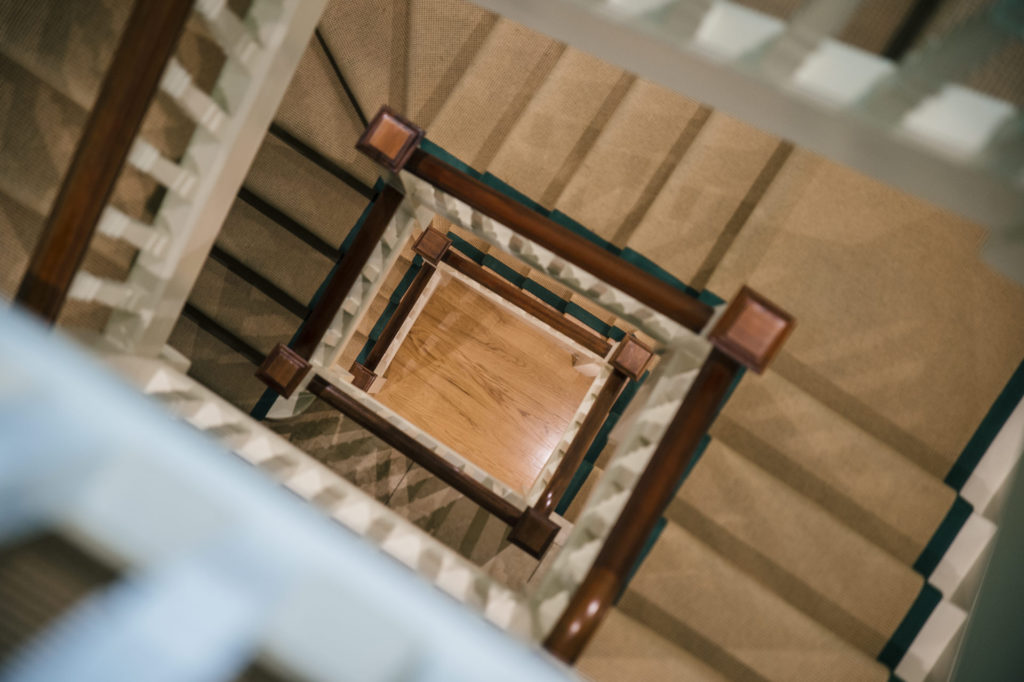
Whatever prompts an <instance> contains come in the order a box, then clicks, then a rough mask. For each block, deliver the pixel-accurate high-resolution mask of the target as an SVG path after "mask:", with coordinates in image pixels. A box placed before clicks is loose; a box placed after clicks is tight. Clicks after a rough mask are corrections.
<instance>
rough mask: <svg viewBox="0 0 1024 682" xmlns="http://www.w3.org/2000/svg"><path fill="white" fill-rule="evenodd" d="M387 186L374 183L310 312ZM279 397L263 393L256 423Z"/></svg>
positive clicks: (254, 410) (381, 180)
mask: <svg viewBox="0 0 1024 682" xmlns="http://www.w3.org/2000/svg"><path fill="white" fill-rule="evenodd" d="M385 185H387V183H386V182H384V178H377V182H376V183H374V185H373V198H372V199H370V201H369V202H368V203H367V204H366V208H364V209H363V212H362V213H360V214H359V218H358V219H357V220H356V224H355V225H353V226H352V229H351V230H349V231H348V234H347V235H345V239H343V240H342V242H341V244H340V246H339V247H338V250H339V252H340V253H341V255H340V256H339V258H338V261H337V262H336V263H335V264H334V265H333V266H331V271H330V272H328V273H327V277H325V278H324V281H323V282H321V283H320V286H319V287H317V290H316V293H314V294H313V298H312V299H310V301H309V309H310V311H312V310H313V307H314V306H316V303H317V301H319V300H320V297H321V296H323V293H324V290H325V289H326V288H327V283H328V282H330V281H331V278H332V277H334V273H335V272H336V271H337V270H338V266H339V265H340V264H341V259H342V258H344V257H345V254H346V253H347V252H348V250H349V249H350V248H351V247H352V240H353V239H355V238H356V235H357V234H359V230H361V229H363V225H364V224H365V223H366V217H367V216H368V215H370V210H371V209H372V208H373V205H374V204H375V203H376V202H377V198H378V197H379V196H380V193H381V192H382V191H383V190H384V187H385ZM308 319H309V315H307V316H306V317H305V318H304V319H303V320H302V322H301V323H299V326H298V327H297V328H296V329H295V333H294V334H292V337H291V338H290V339H288V345H289V346H291V345H292V344H293V343H295V339H297V338H298V337H299V332H301V331H302V328H303V327H304V326H305V325H306V321H307V320H308ZM277 395H278V394H277V391H275V390H273V389H270V388H268V389H267V390H265V391H263V395H261V396H260V399H259V400H257V401H256V405H254V406H253V408H252V410H251V411H250V412H249V416H251V417H252V418H253V419H255V420H256V421H263V419H265V418H266V416H267V413H268V412H270V408H271V407H273V406H274V401H275V400H277Z"/></svg>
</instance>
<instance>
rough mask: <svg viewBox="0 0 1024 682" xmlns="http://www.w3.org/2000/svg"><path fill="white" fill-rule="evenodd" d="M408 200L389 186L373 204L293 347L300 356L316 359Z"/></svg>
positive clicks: (385, 187)
mask: <svg viewBox="0 0 1024 682" xmlns="http://www.w3.org/2000/svg"><path fill="white" fill-rule="evenodd" d="M404 198H405V195H404V194H402V192H401V191H400V190H398V189H396V188H395V187H392V186H391V185H385V186H384V189H383V190H382V191H381V193H380V196H378V197H377V199H376V201H374V202H373V207H372V208H371V209H370V213H369V214H368V215H367V216H366V220H365V221H363V226H362V227H361V228H360V229H359V232H358V234H356V236H355V238H354V239H353V240H352V244H351V245H350V246H349V249H348V251H346V252H345V255H344V256H342V257H341V261H339V263H338V266H337V268H336V269H335V271H334V273H333V274H332V275H331V278H330V280H328V282H327V287H326V288H325V289H324V292H323V294H322V295H321V296H320V299H319V300H318V301H317V302H316V305H315V306H313V311H312V312H311V313H310V314H309V317H308V318H306V322H305V324H303V325H302V328H301V329H300V330H299V333H298V335H297V336H296V337H295V340H294V341H293V342H292V343H291V344H290V345H291V348H292V350H294V351H295V353H296V354H297V355H299V356H300V357H302V358H304V359H306V360H309V359H310V358H312V357H313V351H315V350H316V347H317V346H318V345H319V344H320V340H321V339H322V338H323V336H324V334H325V333H327V330H328V328H330V326H331V322H333V321H334V317H335V316H336V315H337V314H338V310H340V309H341V304H342V303H344V302H345V297H346V296H348V292H349V291H350V290H351V289H352V285H353V284H355V282H356V280H357V279H358V278H359V273H360V272H362V270H363V267H364V266H365V265H366V262H367V261H368V260H369V259H370V255H371V254H372V253H373V249H374V248H375V247H376V246H377V242H379V241H380V238H381V236H383V234H384V231H385V230H387V228H388V224H389V223H390V222H391V219H392V218H393V217H394V216H395V213H396V212H397V211H398V206H399V205H400V204H401V203H402V199H404Z"/></svg>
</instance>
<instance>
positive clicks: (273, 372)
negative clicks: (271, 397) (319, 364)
mask: <svg viewBox="0 0 1024 682" xmlns="http://www.w3.org/2000/svg"><path fill="white" fill-rule="evenodd" d="M309 368H310V364H309V363H308V362H307V361H306V359H305V358H303V357H302V356H301V355H299V354H298V353H296V352H295V351H294V350H292V349H291V348H289V347H288V346H286V345H284V344H283V343H279V344H277V345H276V346H274V350H272V351H270V354H269V355H267V357H266V358H264V360H263V364H261V365H260V366H259V369H257V370H256V378H257V379H259V380H260V381H262V382H263V383H265V384H266V385H267V386H269V387H270V388H272V389H273V390H275V391H277V392H278V393H280V394H281V395H282V396H283V397H285V398H290V397H291V395H292V393H294V392H295V389H296V388H298V387H299V384H300V383H302V379H303V378H304V377H305V376H306V373H307V372H309Z"/></svg>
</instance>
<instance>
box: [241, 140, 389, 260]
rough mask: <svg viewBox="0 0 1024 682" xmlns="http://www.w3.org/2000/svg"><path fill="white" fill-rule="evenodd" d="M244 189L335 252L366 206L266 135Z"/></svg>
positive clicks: (331, 177) (364, 199) (362, 198)
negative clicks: (305, 229) (332, 248)
mask: <svg viewBox="0 0 1024 682" xmlns="http://www.w3.org/2000/svg"><path fill="white" fill-rule="evenodd" d="M245 188H246V189H248V190H250V191H252V192H253V193H255V194H256V195H257V196H259V197H260V198H261V199H263V200H265V201H267V202H268V203H270V204H271V205H272V206H274V207H275V208H277V209H279V210H280V211H282V212H283V213H285V214H286V215H287V216H288V217H290V218H292V219H294V220H296V221H297V222H298V223H299V224H301V225H302V226H303V227H305V228H307V229H308V230H309V231H310V232H312V233H313V234H315V235H316V236H318V237H320V238H321V239H322V240H324V241H325V242H326V243H327V244H329V245H331V246H333V247H334V248H337V247H339V246H341V243H342V242H343V241H344V240H345V237H346V236H348V233H349V231H351V229H352V228H353V227H354V226H355V224H356V222H357V221H358V220H359V216H360V215H362V212H363V210H364V209H365V208H366V205H367V204H368V203H369V199H367V197H365V196H364V195H363V194H361V193H360V192H359V191H358V190H356V189H354V188H353V187H351V186H350V185H348V184H346V183H344V182H342V181H341V180H340V179H338V178H337V177H336V176H334V175H333V174H331V173H329V172H327V171H326V170H324V169H323V168H321V167H320V166H318V165H317V164H315V163H313V162H312V161H310V160H309V159H307V158H306V157H304V156H303V155H302V154H300V153H299V152H297V151H295V150H294V149H292V148H291V147H289V146H288V145H287V144H285V143H284V142H282V141H281V140H279V139H278V138H277V137H275V136H274V135H273V134H270V135H267V136H266V137H265V138H264V140H263V144H262V145H261V146H260V149H259V152H258V153H257V154H256V158H255V159H254V160H253V164H252V166H251V167H250V168H249V173H248V175H246V177H245Z"/></svg>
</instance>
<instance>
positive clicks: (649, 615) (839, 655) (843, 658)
mask: <svg viewBox="0 0 1024 682" xmlns="http://www.w3.org/2000/svg"><path fill="white" fill-rule="evenodd" d="M619 608H620V609H622V610H623V611H625V612H626V614H627V615H629V616H630V617H632V618H634V619H636V620H638V621H640V622H641V623H643V624H645V625H646V626H647V627H648V628H651V629H653V630H654V631H655V632H657V633H658V634H659V635H660V636H661V637H663V638H665V639H668V640H669V641H671V642H673V643H674V644H676V645H677V646H681V647H684V648H687V649H689V650H690V651H691V652H693V653H694V654H695V655H696V656H698V657H699V658H701V659H703V660H704V661H705V662H707V663H708V664H709V665H712V666H713V667H715V668H716V669H718V670H720V671H723V672H726V673H728V674H732V673H730V672H729V671H730V669H735V668H736V667H741V668H745V669H747V670H749V671H753V673H755V674H757V675H759V676H761V677H763V678H765V679H768V680H795V679H807V680H818V679H828V680H836V681H837V682H838V681H842V680H850V681H853V680H856V681H857V682H862V681H864V680H887V679H888V677H889V671H888V670H887V669H886V668H885V667H884V666H883V665H882V664H881V663H879V662H878V661H876V660H874V659H873V658H871V657H870V656H868V655H867V654H865V653H863V652H862V651H860V650H858V649H856V648H855V647H854V646H853V645H851V644H849V643H847V642H845V641H843V640H842V639H841V638H839V637H838V636H837V635H835V634H834V633H832V632H831V631H829V630H828V629H827V628H825V627H824V626H822V625H821V624H819V623H817V622H816V621H814V620H813V619H811V618H810V617H808V616H806V615H805V614H803V613H801V612H800V611H798V610H797V609H796V608H794V607H793V606H791V605H789V604H787V603H786V601H785V600H784V599H782V598H781V597H779V596H778V595H776V594H775V593H774V592H772V591H770V590H768V589H767V588H765V587H764V586H762V585H761V584H760V583H758V582H757V581H755V580H753V579H752V578H751V577H750V576H748V575H746V574H745V573H743V572H742V571H741V570H739V569H738V568H736V567H735V566H733V565H732V564H730V563H729V562H728V561H727V560H726V559H724V558H723V557H722V556H720V555H719V554H717V553H715V552H714V551H712V550H711V549H709V548H708V547H707V546H706V545H705V544H704V543H702V542H700V541H699V540H697V539H696V538H694V537H693V536H692V535H691V534H690V533H688V532H687V531H685V530H684V529H682V528H681V527H679V526H677V525H676V524H674V523H669V524H667V525H666V526H665V528H664V530H663V531H662V533H661V536H660V537H659V539H658V542H657V543H656V544H655V545H654V548H653V549H652V550H651V553H650V554H649V555H648V556H647V558H646V560H645V561H644V563H643V564H642V565H641V566H640V569H639V570H638V571H637V573H636V576H635V577H634V578H633V581H632V582H631V583H630V587H629V589H628V590H627V592H626V594H625V596H623V598H622V599H621V600H620V602H619Z"/></svg>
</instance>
